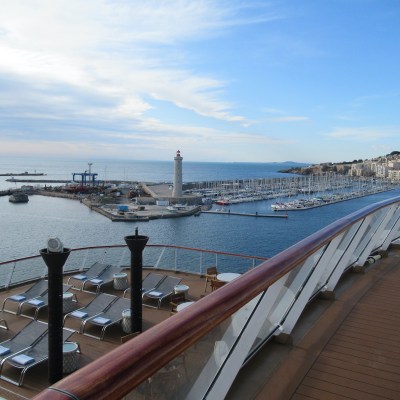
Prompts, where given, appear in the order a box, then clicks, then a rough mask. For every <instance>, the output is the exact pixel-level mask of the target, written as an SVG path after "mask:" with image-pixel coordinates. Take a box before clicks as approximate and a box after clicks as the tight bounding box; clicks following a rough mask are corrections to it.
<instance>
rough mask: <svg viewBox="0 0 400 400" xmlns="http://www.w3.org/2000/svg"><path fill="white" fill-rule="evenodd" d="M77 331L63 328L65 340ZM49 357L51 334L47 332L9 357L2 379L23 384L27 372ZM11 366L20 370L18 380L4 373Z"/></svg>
mask: <svg viewBox="0 0 400 400" xmlns="http://www.w3.org/2000/svg"><path fill="white" fill-rule="evenodd" d="M73 333H75V332H74V331H73V330H71V329H66V328H64V329H63V342H66V341H67V340H68V339H69V338H70V336H72V334H73ZM48 359H49V335H48V332H46V333H45V334H44V335H43V336H42V337H41V338H40V339H39V340H38V341H37V342H36V343H35V344H34V345H33V346H31V347H29V348H28V349H26V350H24V351H23V352H20V353H19V354H17V355H14V356H13V357H9V358H7V360H6V361H5V363H4V366H3V371H2V374H1V376H0V378H1V379H3V380H5V381H7V382H10V383H13V384H14V385H18V386H22V383H23V381H24V377H25V374H26V373H27V371H28V370H29V369H30V368H32V367H34V366H35V365H38V364H41V363H43V362H46V361H48ZM9 367H12V368H16V369H18V370H20V375H19V379H18V381H16V380H14V379H12V378H10V377H7V376H6V375H4V372H6V369H8V368H9Z"/></svg>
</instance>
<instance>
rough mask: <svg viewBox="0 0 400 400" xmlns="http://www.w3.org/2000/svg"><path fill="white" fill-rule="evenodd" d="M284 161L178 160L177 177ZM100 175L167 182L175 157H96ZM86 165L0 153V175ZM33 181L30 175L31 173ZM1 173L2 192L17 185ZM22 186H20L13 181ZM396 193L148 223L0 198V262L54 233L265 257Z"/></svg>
mask: <svg viewBox="0 0 400 400" xmlns="http://www.w3.org/2000/svg"><path fill="white" fill-rule="evenodd" d="M289 165H290V164H286V163H284V164H276V163H265V164H256V163H200V162H185V161H184V162H183V180H184V181H186V182H194V181H203V180H228V179H246V178H249V179H251V178H267V177H286V176H287V175H286V174H281V173H279V172H278V171H279V170H281V169H285V168H288V166H289ZM91 169H92V172H95V173H98V174H99V175H98V179H100V180H109V179H121V180H137V181H146V182H171V181H172V174H173V161H171V162H150V161H138V162H133V161H125V162H123V161H111V160H108V161H96V162H93V165H92V166H91ZM85 170H88V164H87V163H85V162H83V161H76V160H75V161H71V160H57V161H53V160H52V161H43V160H35V159H28V158H24V159H15V158H13V159H4V158H3V159H1V160H0V173H8V172H10V173H19V172H24V171H28V172H34V171H36V172H43V173H45V174H47V176H46V177H45V178H46V179H71V178H72V173H73V172H84V171H85ZM32 178H33V179H34V177H32ZM5 179H6V177H0V190H2V189H7V188H9V187H15V186H16V185H15V184H12V183H9V182H6V181H5ZM18 185H20V184H18ZM398 195H400V191H399V190H396V191H390V192H386V193H382V194H377V195H372V196H367V197H363V198H360V199H357V200H350V201H346V202H343V203H337V204H334V205H330V206H326V207H321V208H316V209H313V210H308V211H297V212H291V213H289V217H288V218H279V219H277V218H254V217H240V216H233V215H230V216H228V215H209V214H202V215H201V216H200V217H198V218H195V217H185V218H172V219H160V220H153V221H149V222H111V221H110V220H109V219H107V218H105V217H103V216H101V215H99V214H97V213H96V212H94V211H91V210H89V209H88V208H87V207H85V206H84V205H82V204H81V203H79V202H78V201H73V200H65V199H57V198H49V197H44V196H30V201H29V203H26V204H13V203H10V202H9V201H8V197H7V196H3V197H0V261H6V260H10V259H13V258H17V257H24V256H29V255H36V254H38V249H40V248H43V247H45V246H46V241H47V238H48V237H50V236H58V237H60V239H61V240H62V241H63V243H64V245H65V246H66V247H72V248H74V247H82V246H91V245H107V244H124V243H125V242H124V236H126V235H128V234H132V233H134V231H135V228H136V227H138V229H139V233H140V234H142V235H147V236H149V237H150V240H149V243H151V244H175V245H180V246H188V247H197V248H202V249H208V250H217V251H226V252H232V253H238V254H246V255H257V256H265V257H271V256H272V255H274V254H277V253H278V252H280V251H282V250H284V249H285V248H287V247H289V246H290V245H292V244H295V243H296V242H298V241H299V240H301V239H303V238H304V237H306V236H308V235H310V234H311V233H313V232H315V231H317V230H318V229H320V228H322V227H324V226H326V225H327V224H329V223H330V222H333V221H334V220H336V219H338V218H340V217H342V216H344V215H347V214H349V213H351V212H353V211H355V210H357V209H359V208H362V207H363V206H366V205H368V204H371V203H374V202H377V201H380V200H383V199H386V198H389V197H394V196H398ZM272 202H273V201H272V200H271V201H257V202H253V203H243V204H237V205H231V206H230V209H231V211H242V212H249V213H255V212H258V213H271V208H270V206H271V203H272Z"/></svg>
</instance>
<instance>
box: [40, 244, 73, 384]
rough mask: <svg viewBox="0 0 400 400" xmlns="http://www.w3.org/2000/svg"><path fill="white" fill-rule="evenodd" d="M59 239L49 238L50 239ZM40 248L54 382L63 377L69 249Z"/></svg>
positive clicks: (51, 375)
mask: <svg viewBox="0 0 400 400" xmlns="http://www.w3.org/2000/svg"><path fill="white" fill-rule="evenodd" d="M54 240H58V242H59V244H60V245H61V242H60V241H59V239H49V244H50V241H54ZM49 248H50V246H49V247H48V248H47V249H42V250H40V255H41V256H42V257H43V260H44V262H45V263H46V265H47V267H48V287H49V291H48V298H49V362H48V374H49V382H50V383H55V382H57V381H59V380H60V379H62V377H63V304H62V301H63V299H62V296H63V286H62V285H63V280H62V278H63V266H64V264H65V262H66V261H67V258H68V256H69V253H70V252H71V250H70V249H65V248H62V245H61V246H60V248H59V249H58V250H55V251H51V250H50V249H49Z"/></svg>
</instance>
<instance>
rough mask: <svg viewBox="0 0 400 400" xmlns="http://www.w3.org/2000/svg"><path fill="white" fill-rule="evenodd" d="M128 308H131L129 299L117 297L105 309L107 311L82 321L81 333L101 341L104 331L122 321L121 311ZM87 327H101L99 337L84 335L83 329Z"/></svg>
mask: <svg viewBox="0 0 400 400" xmlns="http://www.w3.org/2000/svg"><path fill="white" fill-rule="evenodd" d="M130 306H131V301H130V299H125V298H123V297H118V299H117V300H116V301H115V302H114V303H113V304H111V306H110V307H109V308H108V309H107V311H105V312H103V313H101V314H98V315H97V316H95V317H91V318H88V319H86V320H85V321H83V323H82V333H83V334H84V335H86V336H90V337H94V338H96V339H100V340H103V338H104V334H105V332H106V329H107V328H109V327H110V326H113V325H116V324H119V323H120V322H121V321H122V311H124V310H126V309H129V308H130ZM88 325H95V326H98V327H101V333H100V336H95V335H93V334H89V333H87V332H86V333H85V328H86V327H87V326H88Z"/></svg>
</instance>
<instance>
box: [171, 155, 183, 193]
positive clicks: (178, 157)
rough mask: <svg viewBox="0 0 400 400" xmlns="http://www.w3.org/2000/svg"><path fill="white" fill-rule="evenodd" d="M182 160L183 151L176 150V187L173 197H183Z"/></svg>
mask: <svg viewBox="0 0 400 400" xmlns="http://www.w3.org/2000/svg"><path fill="white" fill-rule="evenodd" d="M182 160H183V158H182V157H181V152H180V151H179V150H178V151H177V152H176V157H175V158H174V161H175V164H174V188H173V190H172V197H182Z"/></svg>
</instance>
